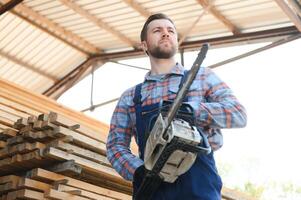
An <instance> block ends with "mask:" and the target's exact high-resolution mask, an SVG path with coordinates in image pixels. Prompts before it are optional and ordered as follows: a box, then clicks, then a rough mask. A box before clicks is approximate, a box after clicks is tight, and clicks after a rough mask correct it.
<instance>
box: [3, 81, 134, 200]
mask: <svg viewBox="0 0 301 200" xmlns="http://www.w3.org/2000/svg"><path fill="white" fill-rule="evenodd" d="M107 132H108V126H107V125H105V124H102V123H101V122H99V121H97V120H94V119H92V118H90V117H87V116H85V115H84V114H83V113H80V112H77V111H73V110H71V109H69V108H66V107H64V106H62V105H59V104H58V103H56V102H55V101H53V100H51V99H48V98H47V97H44V96H42V95H38V94H34V93H32V92H30V91H27V90H24V89H21V88H19V87H18V86H16V85H14V84H11V83H7V82H4V81H2V80H0V196H1V198H0V199H9V200H11V199H97V200H98V199H131V191H132V187H131V183H130V182H128V181H125V180H124V179H122V178H121V177H120V176H119V175H118V174H117V173H116V172H115V170H113V169H112V167H111V165H110V164H109V162H108V161H107V159H106V156H105V153H106V151H105V140H106V135H107Z"/></svg>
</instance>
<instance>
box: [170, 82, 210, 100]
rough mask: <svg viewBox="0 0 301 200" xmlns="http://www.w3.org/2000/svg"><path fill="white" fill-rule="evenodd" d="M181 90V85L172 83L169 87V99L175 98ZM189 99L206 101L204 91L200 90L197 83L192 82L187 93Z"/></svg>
mask: <svg viewBox="0 0 301 200" xmlns="http://www.w3.org/2000/svg"><path fill="white" fill-rule="evenodd" d="M178 91H179V85H176V84H171V85H169V87H168V93H169V99H175V97H176V94H177V93H178ZM187 97H188V98H187V100H188V101H198V102H206V99H205V98H204V94H203V91H202V90H200V88H199V87H198V85H197V84H196V83H192V85H191V86H190V88H189V91H188V93H187Z"/></svg>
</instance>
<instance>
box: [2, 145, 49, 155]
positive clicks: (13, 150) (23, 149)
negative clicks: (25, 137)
mask: <svg viewBox="0 0 301 200" xmlns="http://www.w3.org/2000/svg"><path fill="white" fill-rule="evenodd" d="M42 148H45V144H43V143H40V142H35V143H28V142H25V143H21V144H16V145H13V146H6V147H5V148H4V149H1V150H0V159H2V158H5V157H11V156H13V155H15V154H25V153H29V152H32V151H34V150H37V149H42Z"/></svg>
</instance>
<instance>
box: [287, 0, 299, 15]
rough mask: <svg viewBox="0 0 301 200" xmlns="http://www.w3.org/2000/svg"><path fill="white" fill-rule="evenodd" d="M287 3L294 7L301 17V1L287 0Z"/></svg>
mask: <svg viewBox="0 0 301 200" xmlns="http://www.w3.org/2000/svg"><path fill="white" fill-rule="evenodd" d="M288 3H289V4H290V5H291V6H292V7H293V8H294V9H295V11H296V12H297V14H298V15H299V17H301V2H300V1H299V2H298V0H288Z"/></svg>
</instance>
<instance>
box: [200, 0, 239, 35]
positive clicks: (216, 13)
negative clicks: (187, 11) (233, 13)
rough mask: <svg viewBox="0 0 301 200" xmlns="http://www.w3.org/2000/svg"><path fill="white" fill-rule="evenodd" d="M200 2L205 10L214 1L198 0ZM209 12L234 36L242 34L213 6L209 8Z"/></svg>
mask: <svg viewBox="0 0 301 200" xmlns="http://www.w3.org/2000/svg"><path fill="white" fill-rule="evenodd" d="M198 2H199V4H201V6H202V7H203V8H204V9H206V7H208V6H210V4H212V1H211V2H210V0H198ZM208 12H210V13H211V14H212V15H213V16H214V17H216V18H217V19H218V20H219V21H220V22H222V23H223V24H224V25H225V26H226V27H227V28H228V29H229V30H230V31H231V32H232V33H233V34H234V35H236V34H239V33H240V31H239V29H238V28H237V27H236V26H235V25H234V24H233V23H231V22H230V21H229V20H228V19H227V18H226V17H225V16H223V15H222V14H221V13H220V12H219V11H218V10H217V9H216V8H214V7H213V6H211V7H210V8H209V10H208Z"/></svg>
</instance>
